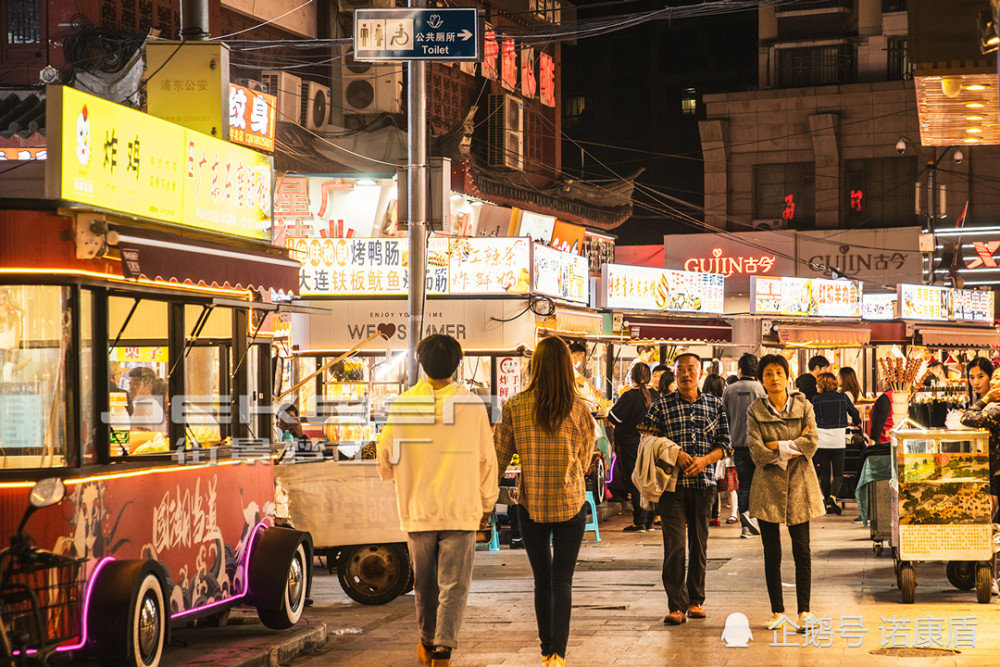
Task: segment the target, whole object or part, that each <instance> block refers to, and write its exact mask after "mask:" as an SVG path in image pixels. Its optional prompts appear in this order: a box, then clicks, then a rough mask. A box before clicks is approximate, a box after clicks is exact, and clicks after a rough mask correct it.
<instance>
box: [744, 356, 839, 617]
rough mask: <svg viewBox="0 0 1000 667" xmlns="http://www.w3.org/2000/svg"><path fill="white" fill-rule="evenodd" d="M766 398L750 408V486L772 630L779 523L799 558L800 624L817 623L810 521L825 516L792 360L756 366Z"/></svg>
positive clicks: (812, 430) (810, 417)
mask: <svg viewBox="0 0 1000 667" xmlns="http://www.w3.org/2000/svg"><path fill="white" fill-rule="evenodd" d="M757 373H758V377H759V378H760V381H761V384H762V385H764V390H765V391H766V392H767V396H765V397H764V398H759V399H757V400H756V401H754V402H753V403H752V404H751V405H750V408H749V410H748V411H747V445H748V446H749V448H750V454H751V455H752V456H753V461H754V463H755V464H756V465H757V468H756V470H755V471H754V475H753V482H752V483H751V485H750V516H752V517H754V518H756V519H757V522H758V524H759V526H760V538H761V543H762V545H763V547H764V575H765V579H766V581H767V594H768V597H769V598H770V600H771V612H772V615H771V618H770V619H769V621H768V623H767V627H768V629H769V630H774V629H777V628H781V627H783V626H784V624H785V622H786V620H787V619H786V617H785V605H784V602H783V600H782V597H783V596H782V591H781V586H782V583H781V533H780V532H779V526H780V524H782V523H784V524H785V525H787V526H788V534H789V535H790V536H791V538H792V556H793V557H794V558H795V597H796V601H797V603H798V612H799V617H798V627H799V628H800V629H804V628H805V627H806V626H808V625H811V624H816V623H817V621H816V617H815V616H814V615H813V614H812V612H810V610H809V597H810V592H811V590H810V589H811V586H812V564H811V555H810V550H809V521H810V520H811V519H815V518H816V517H819V516H824V515H825V514H826V508H825V507H824V506H823V495H822V492H821V491H820V488H819V481H818V480H817V479H816V469H815V468H814V467H813V464H812V457H813V454H815V453H816V444H817V435H816V417H815V416H814V414H813V408H812V404H811V403H810V402H809V401H808V400H806V397H805V396H804V395H803V394H801V393H798V392H796V393H794V394H789V393H788V361H787V360H786V359H785V358H784V357H782V356H779V355H776V354H768V355H764V356H763V357H762V358H761V360H760V363H759V364H758V367H757Z"/></svg>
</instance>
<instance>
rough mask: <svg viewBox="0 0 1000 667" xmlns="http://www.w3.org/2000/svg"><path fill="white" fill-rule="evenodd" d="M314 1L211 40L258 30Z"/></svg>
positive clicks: (308, 1)
mask: <svg viewBox="0 0 1000 667" xmlns="http://www.w3.org/2000/svg"><path fill="white" fill-rule="evenodd" d="M313 2H315V0H306V1H305V2H303V3H302V4H301V5H299V6H298V7H293V8H292V9H289V10H288V11H287V12H285V13H284V14H282V15H281V16H276V17H274V18H273V19H268V20H267V21H264V22H263V23H260V24H258V25H255V26H253V27H252V28H246V29H245V30H237V31H236V32H231V33H229V34H228V35H220V36H218V37H211V38H210V40H212V41H216V40H220V39H226V38H228V37H235V36H236V35H242V34H243V33H245V32H250V31H251V30H257V29H258V28H263V27H264V26H266V25H269V24H271V23H274V22H276V21H279V20H281V19H283V18H285V17H286V16H288V15H289V14H291V13H292V12H297V11H299V10H300V9H302V8H303V7H305V6H306V5H311V4H312V3H313Z"/></svg>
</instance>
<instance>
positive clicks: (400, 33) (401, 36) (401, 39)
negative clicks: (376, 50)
mask: <svg viewBox="0 0 1000 667" xmlns="http://www.w3.org/2000/svg"><path fill="white" fill-rule="evenodd" d="M409 43H410V33H408V32H407V31H406V28H405V27H404V26H403V24H402V23H399V24H397V26H396V32H394V33H393V34H392V37H390V38H389V48H392V47H393V46H406V45H407V44H409Z"/></svg>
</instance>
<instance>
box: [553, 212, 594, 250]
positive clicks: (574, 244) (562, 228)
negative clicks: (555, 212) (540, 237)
mask: <svg viewBox="0 0 1000 667" xmlns="http://www.w3.org/2000/svg"><path fill="white" fill-rule="evenodd" d="M586 231H587V230H586V229H584V228H583V227H581V226H579V225H573V224H570V223H568V222H563V221H562V220H556V224H555V225H554V226H553V227H552V242H551V243H550V244H549V245H551V246H552V247H553V248H555V249H556V250H561V251H563V252H575V253H576V254H578V255H582V254H583V237H584V234H585V233H586Z"/></svg>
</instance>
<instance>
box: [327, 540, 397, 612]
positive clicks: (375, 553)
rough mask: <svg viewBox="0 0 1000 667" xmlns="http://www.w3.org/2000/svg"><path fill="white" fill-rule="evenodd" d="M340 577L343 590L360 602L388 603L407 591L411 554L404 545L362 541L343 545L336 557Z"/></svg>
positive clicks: (338, 576)
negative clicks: (357, 543) (338, 555)
mask: <svg viewBox="0 0 1000 667" xmlns="http://www.w3.org/2000/svg"><path fill="white" fill-rule="evenodd" d="M337 578H338V579H340V586H341V588H343V589H344V592H345V593H347V595H348V596H349V597H350V598H351V599H352V600H354V601H355V602H360V603H361V604H385V603H386V602H389V601H390V600H394V599H396V598H397V597H398V596H400V595H402V594H403V592H404V591H405V590H406V586H407V581H408V580H409V578H410V557H409V554H408V553H407V551H406V545H405V544H359V545H354V546H349V547H344V548H343V549H341V551H340V557H339V558H337Z"/></svg>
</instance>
